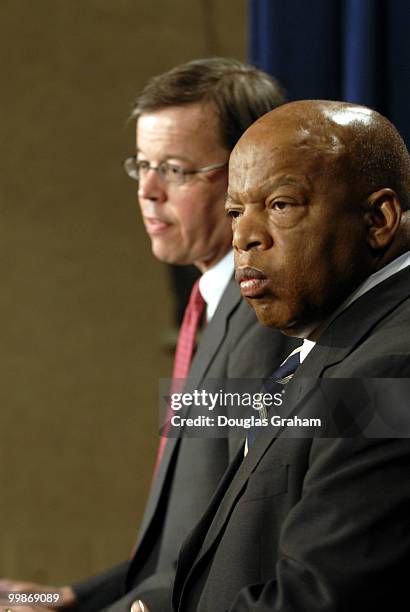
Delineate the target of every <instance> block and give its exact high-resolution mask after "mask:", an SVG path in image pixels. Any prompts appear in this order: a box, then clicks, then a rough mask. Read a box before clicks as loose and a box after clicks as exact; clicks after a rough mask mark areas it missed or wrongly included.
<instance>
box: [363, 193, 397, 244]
mask: <svg viewBox="0 0 410 612" xmlns="http://www.w3.org/2000/svg"><path fill="white" fill-rule="evenodd" d="M366 204H367V206H366V220H367V223H368V228H369V229H368V234H367V241H368V243H369V245H370V246H371V247H372V248H373V249H377V250H380V249H384V248H386V247H387V246H389V244H390V243H391V241H392V240H393V238H394V235H395V233H396V231H397V228H398V227H399V225H400V219H401V215H402V210H401V206H400V200H399V198H398V196H397V194H396V193H395V192H394V191H393V189H389V188H388V187H385V188H383V189H379V191H375V192H374V193H372V194H370V195H369V197H368V198H367V202H366Z"/></svg>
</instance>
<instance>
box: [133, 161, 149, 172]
mask: <svg viewBox="0 0 410 612" xmlns="http://www.w3.org/2000/svg"><path fill="white" fill-rule="evenodd" d="M136 164H137V166H138V168H139V169H140V170H147V169H148V168H149V162H147V161H146V160H145V159H138V160H137V162H136Z"/></svg>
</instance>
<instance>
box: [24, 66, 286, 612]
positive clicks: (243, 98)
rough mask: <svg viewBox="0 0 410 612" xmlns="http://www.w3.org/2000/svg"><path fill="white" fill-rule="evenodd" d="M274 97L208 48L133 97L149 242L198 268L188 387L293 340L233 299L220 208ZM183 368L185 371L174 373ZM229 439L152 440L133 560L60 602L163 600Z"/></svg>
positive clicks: (255, 367)
mask: <svg viewBox="0 0 410 612" xmlns="http://www.w3.org/2000/svg"><path fill="white" fill-rule="evenodd" d="M283 101H284V100H283V96H282V92H281V90H280V88H279V86H278V84H277V83H276V82H275V81H274V80H273V79H271V77H269V76H268V75H266V74H265V73H263V72H261V71H259V70H257V69H255V68H253V67H251V66H247V65H244V64H242V63H240V62H238V61H236V60H230V59H225V58H211V59H206V60H196V61H192V62H189V63H187V64H184V65H182V66H178V67H177V68H174V69H173V70H170V71H169V72H167V73H165V74H162V75H160V76H157V77H155V78H153V79H152V80H151V81H150V82H149V83H148V85H147V86H146V87H145V89H144V90H143V91H142V93H141V95H140V96H139V97H138V98H137V100H136V103H135V106H134V110H133V113H132V116H133V118H134V119H135V120H136V155H135V156H133V157H130V158H128V159H127V160H126V161H125V162H124V167H125V170H126V172H127V174H128V175H129V176H130V177H131V178H133V179H135V180H136V181H137V183H138V202H139V206H140V209H141V214H142V218H143V221H144V225H145V228H146V231H147V233H148V235H149V237H150V239H151V245H152V252H153V254H154V255H155V257H157V258H158V259H159V260H161V261H164V262H167V263H170V264H180V265H183V264H194V265H195V266H196V267H197V268H199V270H200V271H201V273H202V276H201V278H200V281H199V287H198V286H195V287H194V290H195V291H197V296H196V301H197V303H199V302H200V301H201V300H204V302H205V304H203V307H204V310H205V312H204V315H205V320H206V322H207V324H206V328H205V330H204V331H203V334H202V339H201V342H200V344H199V347H198V350H197V351H196V354H195V356H194V358H193V360H192V363H191V355H188V358H186V355H185V362H184V363H182V366H181V352H182V353H183V350H182V349H181V350H180V341H178V347H177V357H176V363H175V367H174V378H186V377H188V378H189V382H190V384H191V386H193V387H195V386H199V385H200V384H201V381H203V380H204V378H214V379H225V378H243V377H247V378H251V377H254V378H263V377H266V376H268V375H269V374H270V373H271V372H272V371H273V370H274V369H275V367H276V366H277V365H278V364H279V363H280V362H281V361H282V359H283V358H284V356H286V354H287V353H288V352H289V350H291V349H292V348H293V347H294V345H295V344H294V341H293V340H290V339H287V338H285V337H284V336H282V335H281V334H279V332H277V331H274V330H272V329H265V328H262V327H261V326H260V325H259V324H258V322H257V320H256V317H255V316H254V314H253V311H252V310H251V309H250V308H249V306H248V305H247V304H246V303H245V302H244V301H242V300H241V297H240V293H239V290H238V288H237V286H236V284H235V282H234V280H233V278H232V275H233V257H232V252H231V241H232V234H231V226H230V222H229V220H228V219H227V217H226V215H225V211H224V200H225V193H226V189H227V164H228V158H229V154H230V152H231V150H232V148H233V147H234V145H235V143H236V141H237V140H238V139H239V137H240V136H241V134H242V133H243V132H244V130H245V129H246V128H247V127H248V126H249V125H250V124H251V123H253V121H255V120H256V119H257V118H258V117H259V116H261V115H263V114H265V113H266V112H268V111H269V110H271V109H272V108H274V107H275V106H278V105H279V104H281V103H282V102H283ZM181 334H182V332H181ZM181 334H180V337H181ZM188 352H189V351H188ZM182 357H184V354H182ZM182 361H184V360H183V359H182ZM177 362H178V363H177ZM184 367H185V368H188V369H189V376H188V375H185V374H181V372H183V371H184ZM181 368H182V369H181ZM141 409H147V408H146V407H145V406H144V407H141ZM150 409H152V408H150ZM239 443H240V440H236V441H235V440H234V441H232V440H230V441H228V440H227V439H221V438H219V439H210V438H187V437H185V438H184V437H182V438H181V439H178V440H176V439H171V438H170V439H168V440H166V438H161V443H160V449H159V455H158V459H157V466H156V471H155V476H154V478H153V483H152V487H151V492H150V495H149V499H148V502H147V506H146V510H145V515H144V519H143V523H142V526H141V529H140V534H139V538H138V542H137V547H136V552H135V555H134V557H133V559H132V560H128V561H126V562H124V563H122V564H120V565H118V566H116V567H115V568H111V569H110V570H108V571H107V572H105V573H103V574H100V575H98V576H96V577H94V578H90V579H88V580H85V581H83V582H81V583H79V584H76V585H74V586H73V587H64V588H63V589H62V591H61V592H62V594H63V598H62V606H61V605H60V606H59V607H68V606H70V607H74V608H75V609H76V610H81V611H82V612H83V611H84V612H86V611H87V612H88V611H90V612H93V611H95V610H100V609H102V608H107V607H109V608H110V609H112V611H114V610H115V611H118V612H119V611H122V610H124V611H125V610H129V609H130V607H131V605H132V604H133V602H135V603H134V606H133V610H134V611H135V610H137V609H139V610H144V609H145V610H146V609H149V610H150V611H151V612H166V611H167V610H170V609H171V601H170V598H171V595H170V594H171V586H172V582H173V578H174V574H175V567H176V561H177V557H178V552H179V548H180V545H181V543H182V542H183V540H184V538H185V537H186V535H187V534H188V533H189V531H190V530H191V529H192V527H193V526H194V524H195V523H196V522H197V521H198V519H199V518H200V516H201V514H202V511H203V509H204V508H205V507H206V506H207V504H208V502H209V499H210V498H211V496H212V495H213V493H214V491H215V488H216V486H217V484H218V482H219V480H220V478H221V476H222V474H223V473H224V471H225V469H226V468H227V466H228V464H229V460H230V457H231V456H232V454H234V452H235V450H236V448H237V445H239ZM26 588H28V587H26ZM138 600H142V602H141V604H139V603H138Z"/></svg>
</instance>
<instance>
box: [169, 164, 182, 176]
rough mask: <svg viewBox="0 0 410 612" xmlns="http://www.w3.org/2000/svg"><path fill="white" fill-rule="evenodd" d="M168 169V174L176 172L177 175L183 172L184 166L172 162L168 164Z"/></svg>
mask: <svg viewBox="0 0 410 612" xmlns="http://www.w3.org/2000/svg"><path fill="white" fill-rule="evenodd" d="M166 171H167V172H168V174H174V175H175V176H178V175H179V174H182V168H180V167H179V166H171V164H167V165H166Z"/></svg>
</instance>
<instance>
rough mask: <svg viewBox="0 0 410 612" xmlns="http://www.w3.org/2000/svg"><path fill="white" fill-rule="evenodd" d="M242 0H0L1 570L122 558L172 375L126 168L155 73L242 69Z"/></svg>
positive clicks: (71, 567)
mask: <svg viewBox="0 0 410 612" xmlns="http://www.w3.org/2000/svg"><path fill="white" fill-rule="evenodd" d="M245 8H246V7H245V0H223V1H219V0H215V1H214V2H211V1H210V0H208V1H205V0H202V1H200V0H189V1H188V0H156V1H155V0H1V2H0V24H1V35H0V45H1V48H0V58H1V60H0V61H1V70H0V74H1V79H2V83H1V93H0V100H1V121H0V142H1V143H2V146H1V152H0V167H1V179H0V211H1V214H0V217H1V222H0V271H1V279H2V287H1V292H0V326H1V329H0V346H1V351H0V360H1V361H0V435H1V443H0V487H1V488H0V524H1V532H0V575H3V576H4V575H7V576H13V577H20V578H29V579H35V580H41V581H57V582H65V581H68V580H73V579H77V578H80V577H83V576H86V575H87V574H89V573H90V572H95V571H98V570H99V569H102V568H104V567H107V566H108V565H109V564H111V563H113V562H115V561H117V560H121V559H122V558H123V557H124V555H127V554H128V552H129V550H130V547H131V545H132V542H133V540H134V539H135V535H136V529H137V526H138V522H139V520H140V518H141V513H142V509H143V503H144V499H145V497H146V493H147V488H148V485H149V480H150V475H151V470H152V464H153V461H154V456H155V450H156V444H157V429H156V428H157V409H156V405H157V404H156V402H157V397H156V394H157V380H158V378H159V377H160V376H167V375H168V374H169V372H170V367H171V366H170V357H169V355H167V354H166V352H165V351H164V349H163V346H162V344H161V343H162V339H163V337H164V335H165V334H166V332H167V330H168V328H169V324H170V315H169V312H170V297H169V291H168V286H167V277H166V274H165V269H164V267H163V266H162V265H161V264H159V263H158V262H155V261H154V260H153V258H152V256H151V253H150V248H149V243H148V241H147V239H146V237H145V235H144V231H143V229H142V225H141V222H140V219H139V215H138V214H137V211H136V206H135V189H134V186H133V185H132V184H131V183H130V182H128V181H127V178H126V177H125V175H123V171H122V166H121V161H122V159H123V158H124V157H125V156H126V155H127V154H130V153H132V151H133V133H132V127H131V126H127V125H126V121H125V120H126V117H127V113H128V111H129V108H130V104H131V101H132V99H133V97H134V94H135V93H136V91H138V90H139V89H140V88H141V87H142V85H143V84H144V82H145V81H146V79H147V78H148V77H150V76H152V75H153V74H156V73H158V72H161V71H163V70H165V69H167V68H169V67H171V66H173V65H175V64H177V63H180V62H183V61H186V60H188V59H192V58H194V57H201V56H204V55H209V54H221V55H223V54H225V55H231V56H234V57H238V58H240V59H243V57H244V53H245V18H246V15H245V13H246V10H245Z"/></svg>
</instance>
